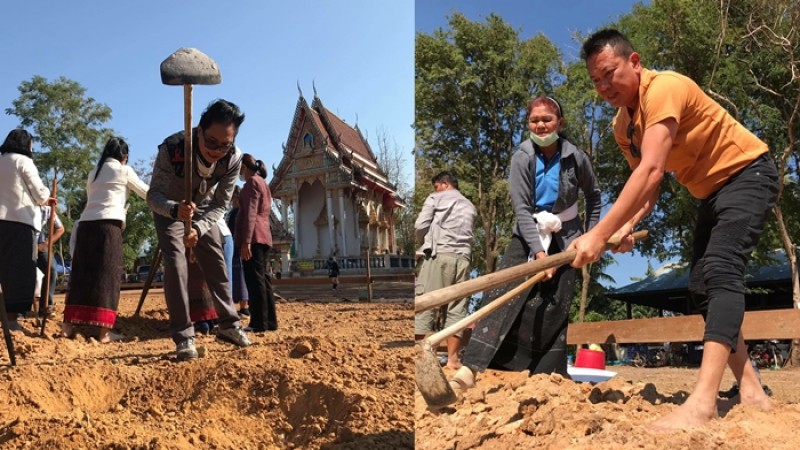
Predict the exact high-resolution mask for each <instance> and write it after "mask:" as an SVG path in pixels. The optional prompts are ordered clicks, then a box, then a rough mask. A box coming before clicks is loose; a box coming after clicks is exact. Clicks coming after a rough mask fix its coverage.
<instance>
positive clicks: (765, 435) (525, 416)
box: [414, 366, 800, 450]
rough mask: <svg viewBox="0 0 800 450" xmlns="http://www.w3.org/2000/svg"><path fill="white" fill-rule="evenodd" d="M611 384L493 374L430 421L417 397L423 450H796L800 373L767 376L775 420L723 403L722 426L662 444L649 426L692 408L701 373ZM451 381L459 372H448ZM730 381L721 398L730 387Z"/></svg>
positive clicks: (622, 373) (635, 374) (660, 374)
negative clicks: (679, 408) (687, 404)
mask: <svg viewBox="0 0 800 450" xmlns="http://www.w3.org/2000/svg"><path fill="white" fill-rule="evenodd" d="M607 370H611V371H615V372H618V374H617V376H615V377H613V378H611V379H610V380H608V381H606V382H603V383H597V384H594V385H593V384H590V383H576V382H573V381H571V380H567V379H564V378H562V377H560V376H558V375H552V376H546V375H537V376H534V377H528V374H527V372H525V373H508V372H499V371H493V370H487V371H486V372H485V373H484V374H481V375H480V376H479V378H478V380H477V387H476V388H475V389H471V390H468V391H467V393H466V395H464V396H463V397H462V398H461V399H460V400H459V402H458V403H456V404H455V405H452V407H448V408H444V409H442V410H440V411H438V412H433V411H430V410H429V409H428V408H427V407H426V404H425V401H424V400H423V399H422V396H421V395H420V394H419V391H417V392H416V394H415V413H414V416H415V419H416V435H415V440H416V448H417V450H432V449H436V450H447V449H453V450H463V449H492V450H505V449H517V448H526V449H553V450H555V449H559V450H560V449H587V450H588V449H592V450H604V449H609V450H610V449H646V450H666V449H697V450H701V449H702V450H706V449H720V450H721V449H726V450H728V449H747V450H752V449H764V450H766V449H769V450H773V449H786V450H789V449H796V448H798V443H797V441H796V437H795V434H796V430H797V429H798V428H799V427H800V383H798V382H800V370H798V369H781V370H776V371H772V370H767V369H762V370H761V375H762V381H763V383H764V384H766V385H767V386H769V387H770V388H771V389H772V391H773V397H772V398H773V400H774V401H775V408H774V410H773V411H770V412H762V411H754V410H752V409H746V408H744V407H742V406H741V405H738V404H736V403H735V402H732V401H730V400H721V401H720V403H719V405H720V415H721V418H720V419H718V420H715V421H713V422H712V423H710V424H709V425H707V426H705V427H702V428H699V429H694V430H690V431H683V432H676V433H669V434H662V433H655V432H652V431H649V430H648V424H649V423H651V422H652V421H653V420H655V419H657V418H658V417H661V416H662V415H664V414H666V413H668V412H669V411H671V410H672V409H673V408H675V407H676V405H678V404H681V403H683V401H684V400H685V399H686V397H687V396H688V395H689V393H690V392H691V389H692V387H693V385H694V383H695V381H696V380H697V373H698V369H696V368H671V367H663V368H634V367H630V366H609V367H607ZM445 373H446V375H447V376H448V377H449V376H450V375H452V373H451V372H449V371H446V372H445ZM732 383H733V376H732V374H731V373H730V371H728V372H727V373H726V375H725V377H724V378H723V381H722V389H723V390H726V389H728V388H729V387H731V385H732Z"/></svg>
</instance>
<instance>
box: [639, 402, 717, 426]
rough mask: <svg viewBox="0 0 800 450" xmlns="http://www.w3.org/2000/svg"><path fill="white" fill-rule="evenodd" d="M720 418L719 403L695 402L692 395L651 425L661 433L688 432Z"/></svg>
mask: <svg viewBox="0 0 800 450" xmlns="http://www.w3.org/2000/svg"><path fill="white" fill-rule="evenodd" d="M717 417H719V415H718V414H717V403H716V401H714V402H712V403H707V402H703V401H699V400H695V399H694V398H693V397H692V396H691V395H690V396H689V398H688V399H686V403H684V404H682V405H680V406H678V407H677V408H675V409H674V410H672V412H670V413H669V414H667V415H666V416H664V417H661V418H660V419H658V420H656V421H655V422H653V423H652V424H651V426H652V429H653V430H655V431H659V432H667V431H675V430H687V429H690V428H695V427H700V426H703V425H705V424H707V423H708V422H710V421H712V420H714V419H716V418H717Z"/></svg>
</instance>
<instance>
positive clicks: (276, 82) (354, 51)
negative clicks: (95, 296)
mask: <svg viewBox="0 0 800 450" xmlns="http://www.w3.org/2000/svg"><path fill="white" fill-rule="evenodd" d="M413 14H414V5H413V3H412V2H411V1H408V0H403V1H391V2H376V1H372V0H341V1H330V0H308V1H304V2H277V1H269V2H267V1H256V0H243V1H231V2H219V1H217V2H211V1H208V0H196V1H171V0H167V1H163V0H162V1H154V0H139V1H130V2H129V1H123V2H109V1H99V0H87V1H80V2H62V1H43V0H28V1H26V2H19V1H15V2H9V3H8V4H7V5H5V6H4V8H3V17H4V19H5V20H3V26H2V27H0V48H2V50H3V51H2V54H4V55H6V56H5V58H4V64H3V67H2V70H0V107H1V108H2V112H3V113H2V114H0V133H2V137H0V139H3V138H4V137H5V135H6V134H7V132H8V131H9V130H11V129H12V128H14V127H16V126H17V125H18V124H19V121H18V119H17V117H15V116H9V115H6V114H5V109H6V108H9V107H11V102H12V100H14V99H16V98H17V97H18V96H19V91H18V87H19V85H20V83H21V82H22V81H27V80H30V79H31V78H32V77H33V76H34V75H41V76H43V77H45V78H47V79H48V80H49V81H51V82H52V81H54V80H56V79H57V78H58V77H60V76H64V77H67V78H69V79H72V80H74V81H77V82H78V83H80V84H81V85H82V86H83V87H85V88H86V89H87V95H88V96H90V97H93V98H94V99H95V100H97V101H98V102H100V103H104V104H106V105H107V106H109V107H110V108H111V109H112V111H113V119H112V121H111V122H110V123H109V124H108V126H109V127H111V128H113V129H114V130H115V131H116V132H117V133H118V134H120V135H122V136H124V137H125V138H126V139H127V140H128V143H129V144H130V147H131V159H132V160H133V161H136V160H148V161H149V159H150V158H151V157H152V156H153V155H154V154H155V151H156V146H157V145H158V144H159V143H160V142H161V141H162V140H163V139H164V137H166V136H167V135H169V134H171V133H173V132H176V131H179V130H182V129H183V89H182V88H181V87H180V86H166V85H163V84H161V79H160V74H159V65H160V64H161V62H162V61H163V60H164V59H165V58H167V57H168V56H169V55H170V54H172V53H173V52H174V51H175V50H177V49H179V48H181V47H194V48H197V49H199V50H201V51H203V52H204V53H206V54H208V55H209V56H210V57H211V58H212V59H214V60H215V61H216V62H217V64H218V65H219V67H220V71H221V72H222V84H219V85H215V86H195V88H194V96H193V100H194V104H193V125H196V124H197V120H198V119H199V117H200V114H201V113H202V111H203V109H205V107H206V106H207V105H208V103H209V102H210V101H212V100H214V99H216V98H225V99H227V100H230V101H232V102H234V103H236V104H238V105H239V106H240V107H241V108H242V110H243V111H244V112H245V114H246V119H245V122H244V124H243V125H242V128H241V130H240V132H239V136H238V138H237V144H238V145H239V146H240V147H241V148H242V149H243V151H245V152H248V153H252V154H253V155H254V156H256V157H257V158H259V159H261V160H263V161H264V162H265V163H266V165H267V167H268V168H270V170H269V172H270V174H269V176H270V177H271V175H272V173H271V172H272V170H271V167H272V165H273V164H274V165H275V166H277V164H278V162H279V161H280V158H281V156H282V147H281V145H282V144H283V143H285V142H286V139H287V137H288V134H289V128H290V125H291V122H292V117H293V115H294V110H295V105H296V103H297V99H298V91H297V85H298V83H299V85H300V87H301V89H302V91H303V94H304V96H305V97H306V99H307V100H308V101H309V103H310V102H311V100H312V99H313V96H314V92H313V87H312V83H313V84H315V85H316V89H317V93H318V95H319V97H320V99H321V100H322V102H323V104H324V105H325V106H326V107H327V108H328V109H330V110H331V111H332V112H334V113H335V114H337V115H338V116H339V117H341V118H342V119H344V120H345V121H346V122H347V123H349V124H351V125H352V124H355V123H356V121H357V123H358V126H359V128H360V129H361V131H362V133H364V134H365V135H367V137H368V138H369V141H370V144H371V145H372V147H373V150H374V151H377V141H376V140H375V136H376V133H377V130H382V131H383V132H384V133H385V135H386V136H387V137H388V138H389V141H390V142H395V143H396V145H397V148H399V149H400V150H401V151H403V153H404V154H405V155H407V156H406V159H407V161H406V163H407V164H406V166H405V170H406V175H407V176H408V178H409V179H413V177H412V176H411V174H412V173H413V159H412V157H411V151H412V148H413V144H414V134H413V130H412V128H411V125H412V123H413V120H414V108H413V105H414V93H413V89H414V80H413V58H414V47H413V39H414V16H413ZM34 150H37V151H38V148H37V147H36V145H35V144H34Z"/></svg>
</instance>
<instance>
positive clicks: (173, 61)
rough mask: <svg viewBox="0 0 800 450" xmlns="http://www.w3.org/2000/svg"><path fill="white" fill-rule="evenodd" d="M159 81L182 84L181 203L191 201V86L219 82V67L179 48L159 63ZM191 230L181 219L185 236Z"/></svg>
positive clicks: (195, 52) (198, 53) (203, 56)
mask: <svg viewBox="0 0 800 450" xmlns="http://www.w3.org/2000/svg"><path fill="white" fill-rule="evenodd" d="M161 82H162V83H164V84H167V85H171V86H181V85H182V86H183V133H184V144H183V145H184V148H183V177H184V194H185V199H184V203H186V204H187V205H190V204H191V203H192V172H193V170H194V169H193V167H192V161H193V159H194V158H193V157H194V152H193V150H192V86H193V85H195V84H220V83H221V82H222V75H221V74H220V72H219V67H217V63H216V62H214V60H213V59H211V58H209V57H208V55H206V54H205V53H203V52H201V51H200V50H197V49H196V48H180V49H178V50H177V51H176V52H175V53H173V54H171V55H170V56H169V57H168V58H167V59H165V60H164V61H163V62H162V63H161ZM191 229H192V222H191V220H187V221H186V222H184V235H188V234H189V232H190V231H191Z"/></svg>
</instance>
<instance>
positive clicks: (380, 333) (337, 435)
mask: <svg viewBox="0 0 800 450" xmlns="http://www.w3.org/2000/svg"><path fill="white" fill-rule="evenodd" d="M342 288H344V289H342ZM278 293H279V294H281V295H282V296H283V297H284V298H286V299H287V300H288V301H285V302H280V303H278V305H277V311H278V321H279V330H278V331H277V332H271V333H265V334H260V335H251V339H252V341H253V345H251V346H250V347H248V348H244V349H239V348H236V347H233V346H231V345H228V344H224V343H221V342H218V341H215V338H214V337H213V336H209V337H202V338H199V339H198V345H199V346H203V347H205V349H206V351H207V353H206V355H205V356H204V357H202V358H200V359H198V360H195V361H190V362H177V361H176V360H175V357H174V353H173V352H174V350H175V345H174V344H173V342H172V340H171V339H170V338H169V333H168V331H167V330H168V322H167V317H168V316H167V311H166V306H165V303H164V298H163V291H162V290H160V289H158V290H153V291H151V293H150V294H149V295H148V298H147V299H146V301H145V303H144V308H143V309H142V314H141V316H140V317H138V318H134V317H132V315H133V312H134V311H135V309H136V305H137V303H138V300H139V296H140V291H123V294H122V298H121V301H120V317H119V319H118V320H117V326H116V327H115V330H114V331H115V332H119V333H122V334H124V335H125V336H127V338H126V339H125V340H123V341H120V342H112V343H110V344H99V343H97V342H96V341H95V340H94V339H93V338H92V337H91V332H90V330H83V331H84V336H78V337H77V338H76V339H75V340H67V339H61V338H54V336H55V335H56V333H57V331H58V329H59V328H58V326H59V323H58V322H59V320H60V319H61V317H62V316H61V312H62V311H63V295H57V296H56V302H57V305H56V311H57V313H58V314H57V316H56V319H54V320H48V323H47V333H46V337H40V336H39V334H38V328H35V327H34V323H33V320H32V319H25V320H23V321H22V324H23V327H24V328H25V331H24V332H17V333H14V338H13V339H14V343H15V347H16V352H17V353H16V354H17V366H16V367H13V368H12V367H10V366H9V359H8V355H7V353H6V349H5V345H0V448H2V449H59V450H61V449H109V450H122V449H127V450H134V449H135V450H145V449H148V450H152V449H258V450H265V449H283V448H288V449H291V448H297V449H402V448H413V447H414V438H413V436H414V417H413V406H412V405H413V390H414V380H413V377H414V369H413V366H414V364H413V360H414V346H413V336H412V325H411V324H412V318H413V305H412V303H411V293H412V286H411V284H410V283H405V284H402V283H390V284H388V285H386V286H384V287H383V289H382V288H381V287H379V286H377V287H376V288H375V294H374V297H373V298H374V299H375V301H374V302H372V303H366V302H358V301H345V300H343V299H347V300H352V299H358V294H359V292H358V289H357V288H355V287H353V288H349V289H348V286H347V285H344V286H340V289H339V291H336V292H334V291H331V289H330V286H326V285H319V286H303V287H301V288H289V287H286V288H280V289H278ZM300 299H302V301H300ZM34 330H36V331H34ZM79 331H81V330H80V329H79Z"/></svg>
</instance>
